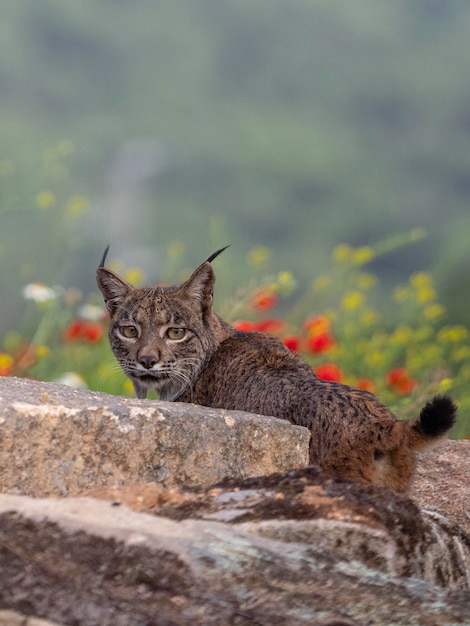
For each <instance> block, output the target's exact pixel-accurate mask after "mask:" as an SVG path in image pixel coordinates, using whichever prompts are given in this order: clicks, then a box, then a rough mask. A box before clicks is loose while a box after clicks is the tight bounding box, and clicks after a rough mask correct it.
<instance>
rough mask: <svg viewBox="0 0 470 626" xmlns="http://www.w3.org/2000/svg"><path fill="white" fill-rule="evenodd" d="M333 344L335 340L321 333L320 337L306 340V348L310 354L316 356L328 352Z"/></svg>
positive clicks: (331, 336) (311, 337)
mask: <svg viewBox="0 0 470 626" xmlns="http://www.w3.org/2000/svg"><path fill="white" fill-rule="evenodd" d="M335 344H336V341H335V338H334V337H333V335H330V333H327V332H324V333H321V334H320V335H311V336H310V337H308V339H307V348H308V349H309V350H310V352H314V353H316V354H318V353H320V354H321V353H324V352H328V351H329V350H331V348H333V346H334V345H335Z"/></svg>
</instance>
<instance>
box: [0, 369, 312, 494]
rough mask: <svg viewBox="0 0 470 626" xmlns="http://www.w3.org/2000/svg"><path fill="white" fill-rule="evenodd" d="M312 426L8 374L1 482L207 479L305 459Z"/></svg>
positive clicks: (71, 484)
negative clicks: (96, 390)
mask: <svg viewBox="0 0 470 626" xmlns="http://www.w3.org/2000/svg"><path fill="white" fill-rule="evenodd" d="M308 440H309V433H308V431H307V430H306V429H305V428H301V427H300V426H293V425H291V424H290V423H289V422H286V421H285V420H279V419H275V418H270V417H263V416H253V415H250V414H248V413H244V412H242V411H223V410H216V409H208V408H204V407H199V406H195V405H189V404H182V403H170V402H149V401H145V400H132V399H126V398H118V397H116V396H110V395H107V394H103V393H93V392H90V391H84V390H82V389H72V388H70V387H66V386H64V385H57V384H52V383H43V382H37V381H31V380H25V379H19V378H4V377H3V378H0V492H6V491H8V492H10V493H18V494H23V495H33V496H36V497H42V496H56V495H61V496H65V495H70V494H73V493H76V492H79V491H83V490H84V489H88V488H90V487H96V486H98V485H114V484H122V483H124V482H128V481H132V482H136V481H155V482H159V483H162V484H164V485H166V486H171V485H178V484H184V485H186V486H187V487H194V486H208V485H211V484H213V483H215V482H217V481H219V480H222V479H223V478H227V477H232V478H242V477H245V476H254V475H262V474H268V473H271V472H276V471H280V470H283V469H290V468H291V467H302V466H303V465H305V464H306V463H307V460H308Z"/></svg>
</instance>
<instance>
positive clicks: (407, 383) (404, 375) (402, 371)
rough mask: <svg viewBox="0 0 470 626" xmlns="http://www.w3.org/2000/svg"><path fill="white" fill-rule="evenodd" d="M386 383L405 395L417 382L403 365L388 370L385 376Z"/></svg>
mask: <svg viewBox="0 0 470 626" xmlns="http://www.w3.org/2000/svg"><path fill="white" fill-rule="evenodd" d="M386 382H387V385H390V387H393V388H394V389H395V391H397V392H398V393H401V394H403V395H406V394H408V393H411V392H412V391H413V389H414V388H415V387H416V385H417V384H418V382H417V381H416V380H415V379H414V378H411V377H410V376H409V374H408V371H407V370H406V368H404V367H396V368H394V369H392V370H390V371H389V373H388V374H387V377H386Z"/></svg>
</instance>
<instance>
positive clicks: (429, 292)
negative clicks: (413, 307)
mask: <svg viewBox="0 0 470 626" xmlns="http://www.w3.org/2000/svg"><path fill="white" fill-rule="evenodd" d="M416 296H417V298H418V302H421V304H426V302H431V301H432V300H435V298H436V292H435V291H434V289H433V288H432V287H420V288H419V289H418V290H417V292H416Z"/></svg>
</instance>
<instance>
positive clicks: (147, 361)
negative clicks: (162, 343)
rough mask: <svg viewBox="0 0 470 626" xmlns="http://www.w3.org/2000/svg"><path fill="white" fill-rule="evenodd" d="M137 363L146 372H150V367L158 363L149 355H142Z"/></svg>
mask: <svg viewBox="0 0 470 626" xmlns="http://www.w3.org/2000/svg"><path fill="white" fill-rule="evenodd" d="M139 363H140V365H142V366H143V367H145V369H146V370H151V369H152V367H153V366H154V365H156V364H157V363H158V359H157V358H156V357H155V356H153V355H151V354H143V355H142V356H139Z"/></svg>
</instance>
